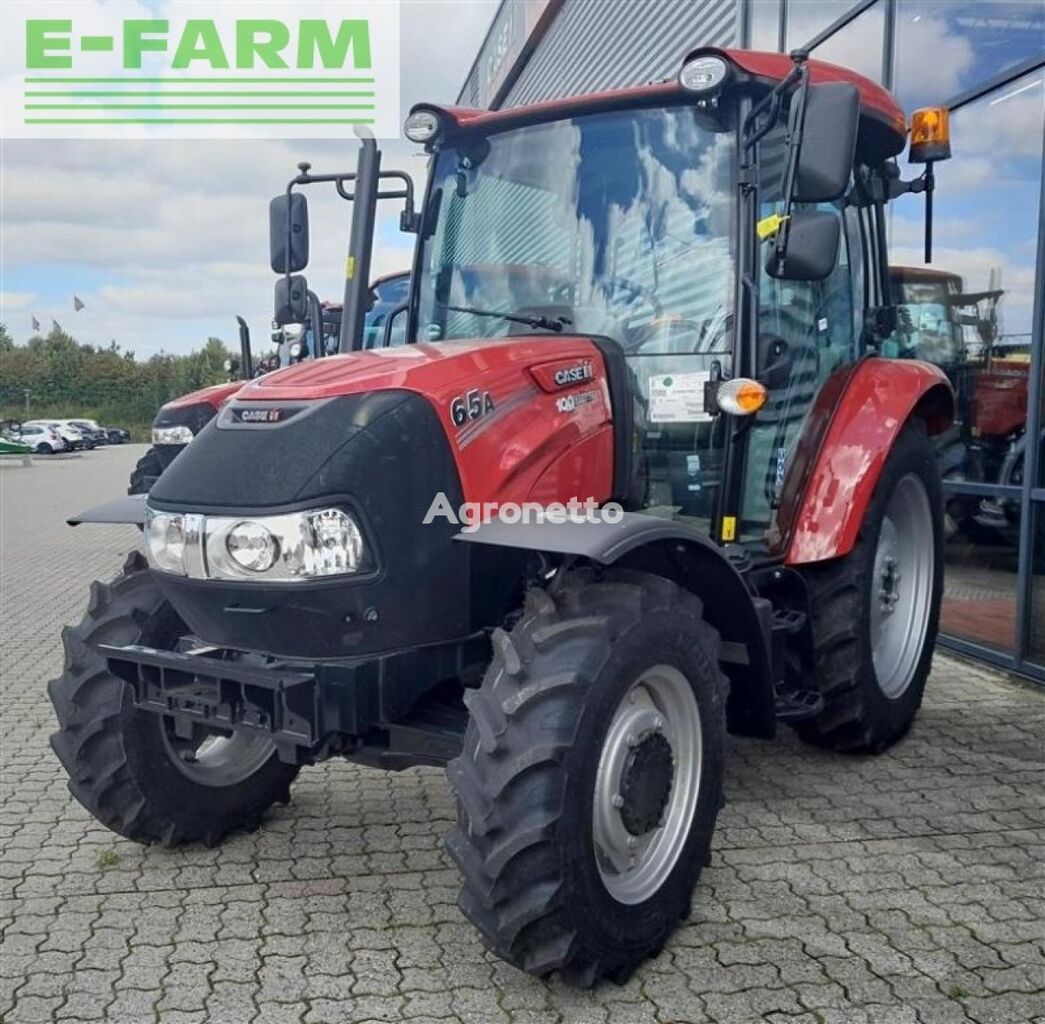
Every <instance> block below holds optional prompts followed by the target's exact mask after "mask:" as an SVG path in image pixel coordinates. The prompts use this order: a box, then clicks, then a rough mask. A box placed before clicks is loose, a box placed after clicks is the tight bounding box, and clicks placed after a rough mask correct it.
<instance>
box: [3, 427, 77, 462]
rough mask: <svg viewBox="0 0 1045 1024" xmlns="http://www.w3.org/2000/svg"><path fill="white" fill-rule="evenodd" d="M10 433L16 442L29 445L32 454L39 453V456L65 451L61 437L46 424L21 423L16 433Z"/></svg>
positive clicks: (63, 440) (64, 444)
mask: <svg viewBox="0 0 1045 1024" xmlns="http://www.w3.org/2000/svg"><path fill="white" fill-rule="evenodd" d="M12 433H13V434H14V436H15V437H16V439H17V440H19V441H21V442H22V443H23V444H27V445H29V447H30V448H32V449H33V451H34V452H39V453H40V454H41V455H51V454H52V453H54V452H64V451H65V449H66V443H65V439H64V438H63V437H62V435H61V434H60V433H59V432H58V431H57V430H56V429H55V428H54V427H52V426H50V425H49V424H46V423H23V424H22V425H21V426H20V427H18V428H17V433H15V431H12Z"/></svg>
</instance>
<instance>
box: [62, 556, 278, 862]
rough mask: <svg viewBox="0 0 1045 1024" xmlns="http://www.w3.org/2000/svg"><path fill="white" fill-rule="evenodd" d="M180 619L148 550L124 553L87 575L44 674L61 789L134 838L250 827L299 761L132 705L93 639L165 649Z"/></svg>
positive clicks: (168, 841)
mask: <svg viewBox="0 0 1045 1024" xmlns="http://www.w3.org/2000/svg"><path fill="white" fill-rule="evenodd" d="M185 632H186V630H185V626H184V624H183V623H182V622H181V620H180V619H179V618H178V616H177V614H176V613H175V612H174V610H173V608H171V606H170V605H169V604H168V603H167V602H166V601H165V600H164V598H163V596H162V595H161V594H160V592H159V590H158V589H157V587H156V584H155V583H154V582H153V580H152V576H151V574H150V572H149V570H148V569H147V568H146V566H145V560H144V559H143V558H142V556H141V555H140V554H139V553H138V552H134V553H132V554H131V555H130V556H129V557H128V559H127V563H126V565H125V566H124V568H123V572H122V573H121V574H120V575H119V576H117V577H116V579H115V580H113V582H112V583H111V584H105V583H95V584H94V585H93V587H92V588H91V602H90V605H89V606H88V609H87V614H86V616H85V617H84V619H83V621H82V622H81V623H80V625H79V626H75V627H67V628H66V629H65V631H64V632H63V634H62V641H63V643H64V645H65V671H64V672H63V673H62V675H61V676H59V677H58V678H57V679H53V680H51V682H50V683H49V684H48V687H47V690H48V695H49V696H50V698H51V703H52V704H53V705H54V709H55V713H56V715H57V717H58V725H59V729H58V731H57V732H56V733H54V734H53V735H52V736H51V746H52V748H53V749H54V752H55V753H56V754H57V755H58V758H59V760H60V761H61V762H62V765H63V766H64V767H65V770H66V771H67V772H68V773H69V791H70V792H71V793H72V795H73V796H74V797H76V799H77V800H78V801H79V802H80V803H81V804H83V806H84V807H86V808H87V810H88V811H90V812H91V814H93V815H94V817H95V818H97V819H98V820H99V821H100V822H101V823H102V824H103V825H106V826H108V827H109V828H110V829H112V830H113V831H114V832H117V833H119V834H120V835H122V836H125V837H126V838H128V839H133V840H134V841H135V842H138V843H145V844H150V843H162V844H163V845H165V846H173V845H175V844H178V843H183V842H203V843H206V844H208V845H213V844H214V843H216V842H218V841H219V840H220V839H221V838H222V837H223V836H225V835H226V834H227V833H229V832H232V831H234V830H236V829H246V830H249V829H252V828H254V827H256V826H257V824H258V823H259V822H260V821H261V817H262V815H263V814H264V812H265V811H266V810H267V809H268V808H269V807H270V806H271V805H272V804H273V803H275V802H277V801H281V802H286V801H287V800H289V799H290V784H291V782H292V781H293V780H294V776H295V775H296V774H297V768H296V767H293V766H290V765H285V764H283V763H282V762H281V761H280V760H279V758H278V755H277V754H276V749H275V745H274V744H273V742H272V740H271V739H269V738H268V737H267V736H265V735H262V734H250V733H233V734H232V735H221V734H219V733H217V732H213V731H211V732H204V731H202V730H201V731H194V732H193V734H192V735H191V736H188V737H182V736H181V735H179V734H178V733H177V732H176V731H175V729H174V724H173V722H172V721H171V720H170V719H168V718H167V717H166V716H163V715H158V714H154V713H152V712H150V711H142V710H139V709H137V708H135V707H134V705H133V703H132V700H131V696H132V695H131V688H130V686H129V685H128V684H127V683H125V682H124V681H123V680H121V679H119V678H117V677H116V676H115V675H113V674H112V672H110V671H109V666H108V664H107V662H106V660H105V658H104V657H103V655H102V654H101V653H100V652H99V650H98V645H99V644H103V643H105V644H116V645H121V646H123V645H128V644H141V645H144V646H148V647H156V648H162V649H168V650H169V649H171V648H172V647H173V646H175V644H176V643H177V642H178V639H179V638H180V637H181V636H183V635H184V634H185Z"/></svg>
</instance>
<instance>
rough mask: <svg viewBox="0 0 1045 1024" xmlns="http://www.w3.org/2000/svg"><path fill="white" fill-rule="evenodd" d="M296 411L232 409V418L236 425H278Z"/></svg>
mask: <svg viewBox="0 0 1045 1024" xmlns="http://www.w3.org/2000/svg"><path fill="white" fill-rule="evenodd" d="M295 412H297V409H290V410H288V409H238V408H237V409H233V410H232V418H233V419H234V420H235V421H236V422H237V423H279V422H280V421H281V420H283V419H285V418H287V416H288V415H290V416H293V415H294V413H295Z"/></svg>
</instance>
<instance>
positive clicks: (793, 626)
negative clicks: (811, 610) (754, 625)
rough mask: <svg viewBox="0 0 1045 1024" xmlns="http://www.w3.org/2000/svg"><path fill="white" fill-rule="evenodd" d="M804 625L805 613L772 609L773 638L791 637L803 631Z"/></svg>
mask: <svg viewBox="0 0 1045 1024" xmlns="http://www.w3.org/2000/svg"><path fill="white" fill-rule="evenodd" d="M805 624H806V613H805V612H802V611H799V610H798V609H797V608H774V609H773V635H774V636H791V635H793V634H795V633H797V632H798V631H799V630H801V629H804V628H805Z"/></svg>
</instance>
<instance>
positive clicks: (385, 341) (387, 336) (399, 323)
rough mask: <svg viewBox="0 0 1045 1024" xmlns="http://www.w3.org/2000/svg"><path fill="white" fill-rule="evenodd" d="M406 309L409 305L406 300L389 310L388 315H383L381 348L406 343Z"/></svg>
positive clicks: (407, 309)
mask: <svg viewBox="0 0 1045 1024" xmlns="http://www.w3.org/2000/svg"><path fill="white" fill-rule="evenodd" d="M408 311H409V305H408V303H406V302H404V303H402V304H401V305H399V306H396V308H395V309H393V310H390V311H389V313H388V316H386V317H385V325H384V330H383V331H382V334H381V347H382V348H389V347H391V346H392V345H403V344H405V343H406V319H407V313H408Z"/></svg>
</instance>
